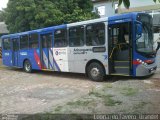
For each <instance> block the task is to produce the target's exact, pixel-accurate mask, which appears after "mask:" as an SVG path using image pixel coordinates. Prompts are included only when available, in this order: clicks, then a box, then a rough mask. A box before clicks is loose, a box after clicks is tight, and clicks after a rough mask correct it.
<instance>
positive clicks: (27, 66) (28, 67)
mask: <svg viewBox="0 0 160 120" xmlns="http://www.w3.org/2000/svg"><path fill="white" fill-rule="evenodd" d="M25 68H26V71H30V69H31V65H30V64H29V63H28V62H27V63H26V65H25Z"/></svg>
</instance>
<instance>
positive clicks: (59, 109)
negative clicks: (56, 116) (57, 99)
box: [54, 106, 62, 112]
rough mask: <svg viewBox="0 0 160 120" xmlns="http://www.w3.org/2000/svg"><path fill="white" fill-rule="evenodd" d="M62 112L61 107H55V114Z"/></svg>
mask: <svg viewBox="0 0 160 120" xmlns="http://www.w3.org/2000/svg"><path fill="white" fill-rule="evenodd" d="M61 110H62V106H57V107H56V108H55V110H54V111H55V112H60V111H61Z"/></svg>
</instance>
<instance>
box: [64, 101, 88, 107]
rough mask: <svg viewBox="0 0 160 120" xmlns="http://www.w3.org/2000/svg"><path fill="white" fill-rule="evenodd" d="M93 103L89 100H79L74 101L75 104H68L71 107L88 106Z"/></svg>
mask: <svg viewBox="0 0 160 120" xmlns="http://www.w3.org/2000/svg"><path fill="white" fill-rule="evenodd" d="M90 102H91V101H89V100H85V101H84V100H83V101H82V100H77V101H74V102H68V103H67V105H70V106H87V105H88V104H89V103H90Z"/></svg>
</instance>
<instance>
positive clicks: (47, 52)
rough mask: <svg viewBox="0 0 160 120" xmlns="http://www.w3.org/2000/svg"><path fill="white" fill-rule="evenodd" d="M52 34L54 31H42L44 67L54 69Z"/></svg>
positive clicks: (42, 60)
mask: <svg viewBox="0 0 160 120" xmlns="http://www.w3.org/2000/svg"><path fill="white" fill-rule="evenodd" d="M52 36H53V35H52V33H42V34H41V35H40V39H41V41H40V43H41V46H40V49H41V50H40V51H41V63H42V69H49V70H54V64H53V50H52Z"/></svg>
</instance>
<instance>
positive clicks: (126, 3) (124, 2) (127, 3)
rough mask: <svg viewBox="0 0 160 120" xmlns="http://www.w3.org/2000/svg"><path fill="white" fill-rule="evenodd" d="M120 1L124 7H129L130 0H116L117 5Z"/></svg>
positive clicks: (158, 0)
mask: <svg viewBox="0 0 160 120" xmlns="http://www.w3.org/2000/svg"><path fill="white" fill-rule="evenodd" d="M112 1H113V2H114V1H117V0H112ZM153 1H154V2H155V3H156V2H160V0H153ZM122 3H123V4H124V7H125V8H127V9H128V8H129V7H130V0H118V6H120V5H121V4H122Z"/></svg>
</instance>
